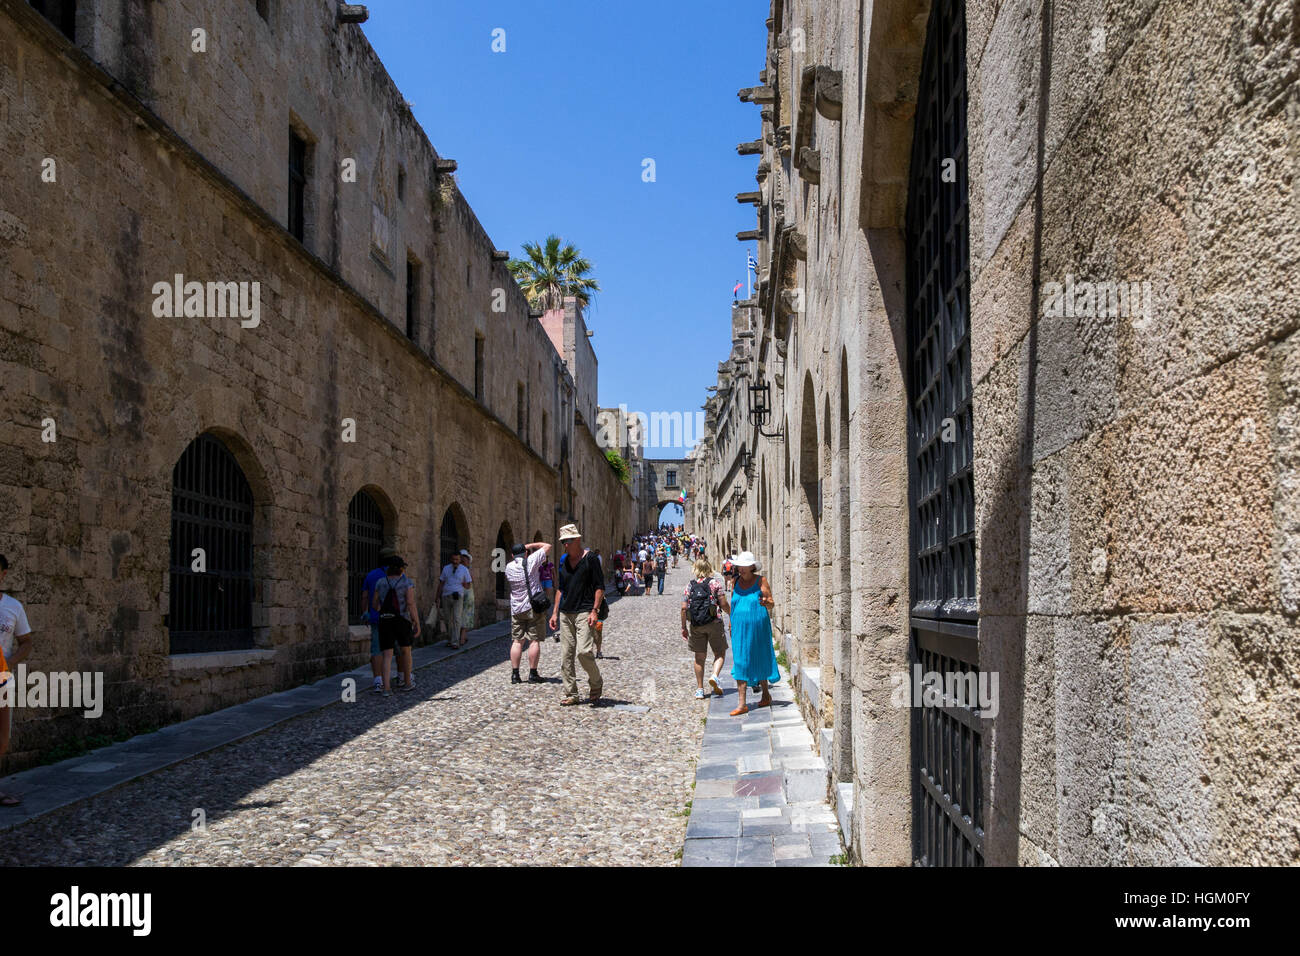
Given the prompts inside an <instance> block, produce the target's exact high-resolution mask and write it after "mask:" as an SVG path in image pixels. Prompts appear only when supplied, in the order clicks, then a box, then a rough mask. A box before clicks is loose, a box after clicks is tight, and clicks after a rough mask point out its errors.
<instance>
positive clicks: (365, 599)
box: [361, 547, 397, 694]
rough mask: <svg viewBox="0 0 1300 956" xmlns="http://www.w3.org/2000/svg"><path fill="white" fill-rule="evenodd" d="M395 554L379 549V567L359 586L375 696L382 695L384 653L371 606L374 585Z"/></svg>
mask: <svg viewBox="0 0 1300 956" xmlns="http://www.w3.org/2000/svg"><path fill="white" fill-rule="evenodd" d="M396 554H397V552H396V551H394V550H393V549H392V548H387V547H385V548H380V549H379V566H378V567H377V568H375V569H374V570H373V571H371V572H370V573H369V574H367V575H366V580H365V582H364V583H363V584H362V585H361V606H362V607H363V608H365V609H366V610H365V612H364V614H363V615H362V616H363V618H364V619H365V621H366V622H367V623H368V624H369V625H370V672H371V674H372V675H373V676H374V682H373V684H372V686H371V690H373V691H374V692H375V693H376V694H380V693H383V690H384V678H383V676H381V675H383V673H384V672H383V671H382V670H381V669H380V667H381V665H382V664H383V662H384V651H383V648H381V647H380V646H379V615H378V614H377V613H376V612H375V611H374V610H372V608H371V604H372V602H373V600H374V596H375V585H376V584H377V583H378V582H379V579H380V578H382V577H383V576H384V575H385V574H386V573H387V568H388V559H389V558H391V557H394V556H395V555H396Z"/></svg>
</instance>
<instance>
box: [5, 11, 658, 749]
mask: <svg viewBox="0 0 1300 956" xmlns="http://www.w3.org/2000/svg"><path fill="white" fill-rule="evenodd" d="M45 7H46V8H55V9H56V12H57V10H71V11H72V12H71V15H69V16H67V17H59V16H56V15H54V14H50V16H51V18H52V20H53V22H51V19H46V18H44V17H42V16H40V15H39V13H38V12H37V11H36V10H34V9H33V7H31V6H29V5H28V4H27V3H24V2H20V0H0V125H3V127H4V128H5V130H6V131H7V133H8V134H9V135H6V137H5V138H4V142H3V143H2V144H0V150H2V151H3V153H4V162H3V168H4V169H5V170H6V175H5V177H4V179H3V181H2V183H0V552H3V553H5V554H6V555H7V556H8V557H9V558H10V560H11V562H12V563H13V564H14V570H13V571H11V573H10V577H9V580H8V582H7V587H8V589H9V590H10V591H11V592H12V593H13V594H14V595H15V596H16V597H18V598H19V599H20V600H22V601H23V602H24V603H25V604H26V606H27V609H28V613H29V616H30V618H31V620H32V625H33V628H34V629H35V631H36V632H37V651H36V653H35V656H34V658H33V659H32V660H31V661H30V662H29V667H31V668H33V669H36V668H39V669H41V670H51V671H53V670H64V671H66V670H78V671H102V672H103V673H104V675H105V686H106V695H107V706H106V709H105V715H104V717H103V718H101V719H100V720H98V721H95V722H88V721H85V720H83V719H82V718H81V716H80V713H79V712H73V711H71V710H60V711H56V710H53V709H48V708H42V709H28V710H25V711H23V712H21V713H20V714H19V715H18V718H17V723H16V728H15V739H14V744H13V749H12V751H11V758H10V761H9V766H8V768H7V769H16V768H17V767H20V766H22V765H24V764H25V763H29V762H31V761H32V760H33V759H36V758H37V757H38V755H39V753H40V752H41V751H43V750H46V749H47V748H49V747H50V746H51V745H53V744H55V743H58V742H63V741H66V740H69V739H71V738H76V737H81V736H86V735H92V734H93V735H105V734H116V733H123V732H131V731H136V730H139V729H142V728H145V727H150V726H157V725H160V724H163V723H166V722H169V721H172V720H176V719H180V718H184V717H188V716H191V715H194V714H198V713H202V712H205V711H210V710H214V709H217V708H220V707H224V706H228V705H230V704H233V703H237V702H239V701H242V700H246V699H248V698H250V697H253V696H256V695H259V694H263V693H266V692H269V691H272V690H276V689H281V688H286V687H291V686H294V685H297V684H299V683H302V682H304V681H308V680H312V679H316V678H319V677H321V676H324V675H327V674H330V673H334V672H337V671H340V670H343V669H346V668H351V667H354V666H356V665H357V664H359V663H361V662H362V661H363V660H364V659H365V658H366V655H367V654H368V644H369V636H368V629H367V628H366V627H365V626H363V625H359V624H358V623H357V620H356V615H357V613H358V612H359V608H358V607H357V606H355V605H356V598H357V595H356V594H354V593H353V592H354V591H358V590H359V581H360V576H361V575H362V574H364V570H365V567H364V566H365V565H366V564H367V563H369V562H370V561H373V560H374V556H375V555H376V554H377V551H378V548H379V547H380V546H381V545H382V544H384V543H387V544H390V545H393V546H395V547H396V548H397V549H398V551H399V552H400V553H401V554H402V555H403V556H404V557H405V558H406V560H407V561H408V563H409V569H408V573H409V574H411V576H412V577H413V578H414V580H415V581H416V583H417V593H418V595H419V601H420V605H421V608H422V613H424V612H427V611H428V609H429V606H430V602H431V601H432V596H433V592H434V586H435V583H436V577H437V572H438V569H439V567H440V565H441V563H442V562H443V561H444V560H445V558H446V555H447V554H448V553H449V552H450V551H451V550H455V549H457V548H460V547H464V548H467V549H468V550H470V551H471V552H472V554H473V555H474V557H475V566H474V567H475V577H476V579H477V580H476V592H477V598H478V605H479V608H480V620H484V621H486V620H491V619H493V618H494V617H495V616H496V615H497V614H498V613H500V612H501V610H500V609H501V606H502V605H501V603H500V601H499V597H498V594H499V592H497V590H496V587H497V580H496V576H495V575H494V574H493V572H492V568H491V556H492V553H493V551H494V549H496V548H500V547H508V546H509V545H511V544H513V543H514V542H518V541H528V540H533V539H535V538H537V537H541V538H543V539H544V540H554V539H555V535H556V531H557V529H558V526H559V525H560V524H562V523H565V522H567V521H570V520H575V519H576V520H578V521H579V522H582V523H585V524H587V525H588V527H587V528H585V529H584V530H586V531H587V534H588V543H589V544H590V545H591V546H592V547H599V548H602V549H609V550H612V549H613V546H614V542H615V539H616V538H622V537H624V536H625V534H626V533H628V532H630V530H631V528H632V526H633V524H634V522H635V514H636V508H635V507H634V503H633V500H632V496H631V494H630V492H629V491H628V489H626V488H625V487H624V486H623V485H621V484H620V483H619V482H618V481H617V479H616V478H615V476H614V474H613V472H612V470H611V469H610V468H609V466H608V464H607V463H606V462H605V460H604V455H603V452H602V451H601V450H600V449H599V448H598V447H597V446H596V442H595V439H594V437H593V436H592V434H591V431H590V425H589V424H587V422H589V421H590V419H587V420H586V421H584V420H583V419H582V418H581V417H580V414H581V412H582V409H581V408H580V404H581V401H582V400H584V399H583V396H587V395H590V396H594V395H595V382H594V381H590V382H586V381H575V377H574V374H573V371H572V369H571V368H570V366H569V365H568V364H566V361H565V356H563V355H562V354H560V353H558V352H557V350H556V349H555V348H554V347H553V346H552V343H551V341H550V339H549V337H548V335H547V332H546V329H545V328H544V327H543V326H542V324H541V322H540V321H539V319H540V317H541V316H540V314H538V313H534V312H531V311H530V309H529V307H528V304H527V302H526V301H525V299H524V298H523V296H522V294H521V293H520V291H519V289H518V287H517V286H516V285H515V283H514V281H513V280H512V278H511V277H510V275H509V272H508V271H507V269H506V258H507V256H506V254H505V253H504V252H501V251H499V250H497V249H496V248H495V247H494V246H493V244H492V243H491V241H490V240H489V238H488V236H487V234H486V233H485V231H484V230H483V228H482V226H481V225H480V224H479V222H478V220H477V218H476V217H475V215H474V212H473V210H472V209H471V208H470V207H469V205H468V204H467V203H466V202H465V199H464V197H463V196H462V195H461V194H460V192H459V190H458V189H457V187H456V183H455V180H454V178H453V176H452V172H453V171H454V168H455V164H454V163H453V162H450V161H448V160H446V159H444V158H442V157H440V156H438V154H437V153H436V152H435V151H434V149H433V147H432V145H431V144H430V143H429V141H428V139H427V137H426V136H425V135H424V132H423V131H422V130H421V128H420V127H419V125H418V124H417V123H416V122H415V120H414V118H413V116H412V115H411V112H410V109H409V107H408V106H407V104H406V103H405V101H404V100H403V99H402V97H401V94H400V93H399V92H398V90H397V89H396V88H395V87H394V85H393V83H392V82H391V80H390V79H389V78H388V76H387V74H386V73H385V71H384V68H383V65H382V64H381V63H380V62H379V60H378V58H377V57H376V56H375V53H374V51H373V50H372V49H371V48H370V46H369V44H368V43H367V41H366V39H365V37H364V35H363V34H362V33H361V31H360V29H359V28H358V27H357V26H355V25H353V24H351V23H346V22H342V20H344V19H346V17H345V16H344V15H343V13H344V11H345V8H344V7H340V5H338V4H336V3H334V2H328V0H311V2H305V3H301V4H298V3H295V4H293V5H292V7H291V5H290V4H288V3H287V2H280V0H268V2H264V3H262V2H259V3H252V2H247V0H205V2H203V3H201V4H199V3H184V2H182V3H168V4H139V3H135V2H134V0H79V2H77V3H73V4H46V5H45ZM196 31H202V42H200V34H199V33H197V32H196ZM200 46H201V47H202V48H203V49H202V50H200V49H199V47H200ZM178 276H179V277H181V278H177V277H178ZM190 283H199V284H200V285H197V286H191V285H190ZM227 283H230V284H231V285H229V286H227V285H226V284H227ZM241 283H242V284H243V285H242V287H241V286H240V284H241ZM254 284H255V285H254ZM177 285H178V286H179V292H177V293H173V291H171V290H172V289H173V287H174V286H177ZM227 293H229V295H230V297H229V298H227V297H226V294H227ZM241 293H242V294H243V298H242V299H240V294H241ZM236 303H240V304H241V305H247V306H249V308H247V309H244V310H243V311H238V310H237V309H236ZM254 304H255V305H256V308H252V306H253V305H254ZM584 342H585V337H584ZM594 373H595V365H594V356H593V359H592V365H591V374H592V375H594ZM593 400H594V399H593ZM191 545H193V546H195V547H196V548H197V551H198V552H202V556H201V558H200V556H199V555H198V554H197V552H196V551H195V550H194V549H193V548H191ZM196 561H197V562H199V563H198V564H197V565H196V563H195V562H196ZM429 636H430V635H428V634H426V635H425V639H428V637H429Z"/></svg>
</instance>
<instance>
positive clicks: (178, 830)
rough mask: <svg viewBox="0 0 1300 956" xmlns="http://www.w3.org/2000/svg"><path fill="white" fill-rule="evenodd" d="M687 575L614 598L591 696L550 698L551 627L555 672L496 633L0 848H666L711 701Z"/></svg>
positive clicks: (31, 855) (290, 852) (532, 860)
mask: <svg viewBox="0 0 1300 956" xmlns="http://www.w3.org/2000/svg"><path fill="white" fill-rule="evenodd" d="M688 573H689V572H688V571H687V570H686V569H685V568H679V569H677V570H675V571H672V572H671V573H670V577H669V582H668V586H667V587H666V589H665V593H664V594H663V595H662V596H659V595H657V594H652V595H651V596H649V597H641V596H639V592H637V593H636V594H634V595H633V596H629V597H626V598H621V599H618V600H617V601H614V602H612V612H611V615H610V619H609V621H608V622H607V625H606V630H605V634H606V637H605V645H604V650H605V654H606V655H608V656H607V657H606V658H605V659H604V660H602V661H600V667H601V670H602V672H603V673H604V675H605V689H604V693H605V706H603V707H600V708H591V707H587V706H581V707H573V708H561V707H560V706H559V699H560V684H559V677H558V673H559V647H560V645H559V644H558V643H556V642H554V641H548V642H547V644H546V646H545V647H544V649H543V652H542V661H541V668H540V670H541V673H542V674H543V675H544V676H546V677H547V678H548V680H549V683H547V684H545V685H531V686H530V685H528V684H521V685H518V686H512V685H511V684H510V683H509V679H510V669H509V664H508V662H507V660H506V657H507V651H508V648H509V640H508V639H507V638H501V639H498V640H494V641H492V642H490V643H488V644H485V645H483V646H481V647H479V648H476V649H474V650H471V651H470V652H469V653H466V654H462V655H458V656H455V657H451V658H449V659H447V660H445V661H442V662H439V663H436V664H434V665H432V666H430V667H426V668H424V669H422V670H418V671H417V672H416V690H415V692H413V693H411V694H408V695H403V694H394V695H393V696H392V697H391V698H387V699H385V698H382V697H380V696H378V695H375V694H372V693H369V691H368V690H363V691H362V692H361V693H359V695H358V700H357V701H356V702H355V703H340V704H336V705H332V706H329V707H326V708H324V709H323V710H319V711H316V712H314V713H311V714H307V715H305V716H303V717H299V718H296V719H293V720H289V721H287V722H285V723H282V724H280V725H278V726H276V727H274V728H272V729H271V730H268V731H266V732H264V733H261V734H258V735H256V736H254V737H251V738H248V739H246V740H243V741H241V742H238V743H235V744H232V745H229V746H226V747H223V748H220V749H218V750H215V751H212V752H210V753H207V754H203V755H200V756H198V757H195V758H193V759H190V760H187V761H185V762H183V763H181V764H178V765H176V766H173V767H170V768H168V769H166V770H163V771H161V772H158V773H156V774H152V775H150V776H147V777H144V778H142V779H138V780H135V781H133V782H131V783H128V784H126V785H124V786H122V787H119V788H117V789H115V790H112V791H110V792H108V793H104V794H102V795H100V796H97V797H94V798H92V799H90V800H87V801H85V802H82V803H79V804H77V805H74V806H71V807H67V808H65V809H62V810H58V811H55V812H53V813H51V814H48V815H46V816H43V817H40V818H38V819H35V820H33V821H32V822H30V823H28V824H25V825H22V826H19V827H17V828H16V829H14V830H13V831H11V832H9V833H7V834H5V836H4V839H3V849H0V864H4V865H14V864H24V865H31V864H64V865H67V864H95V865H123V864H137V865H178V864H200V865H211V864H216V865H222V864H238V865H245V864H254V865H288V864H304V865H316V864H336V865H345V864H413V865H420V864H609V865H620V864H622V865H675V864H676V862H677V859H678V857H679V855H680V851H681V848H682V845H683V840H684V838H685V831H686V825H687V819H686V816H685V812H684V811H685V808H686V804H687V801H689V800H690V799H691V784H692V781H693V780H694V767H695V763H696V759H697V757H698V754H699V750H700V741H701V736H702V733H703V726H702V724H703V720H702V718H703V715H704V713H705V709H704V707H703V706H702V705H701V703H700V702H699V701H696V700H694V699H693V698H692V696H691V695H692V693H693V690H694V687H693V679H692V676H691V667H690V663H689V661H688V660H687V652H686V649H685V645H684V644H683V642H682V640H681V637H680V635H679V625H678V608H679V606H680V598H679V597H678V595H679V594H680V589H681V588H682V587H683V585H684V583H685V581H686V575H687V574H688ZM524 674H525V675H526V674H527V670H526V669H525V670H524ZM579 678H580V681H581V683H582V690H583V693H584V694H585V692H586V683H585V680H583V679H582V671H581V668H579ZM620 704H623V705H633V706H637V707H648V708H649V709H648V710H646V711H644V712H639V711H634V710H624V709H620V708H619V707H618V706H617V705H620ZM198 810H201V811H203V814H204V815H205V817H206V832H197V831H195V830H194V829H193V828H192V824H193V821H194V820H195V818H196V811H198Z"/></svg>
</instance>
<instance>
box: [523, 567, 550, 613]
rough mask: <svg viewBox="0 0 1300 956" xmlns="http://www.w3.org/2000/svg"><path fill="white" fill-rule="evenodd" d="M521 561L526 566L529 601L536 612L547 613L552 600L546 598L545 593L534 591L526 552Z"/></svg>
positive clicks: (525, 580) (525, 582)
mask: <svg viewBox="0 0 1300 956" xmlns="http://www.w3.org/2000/svg"><path fill="white" fill-rule="evenodd" d="M520 563H521V564H523V566H524V586H525V587H527V588H528V603H529V604H531V605H532V607H533V613H534V614H545V613H546V612H547V610H549V609H550V606H551V602H550V601H548V600H546V596H545V595H543V594H534V593H533V582H532V581H530V580H528V555H526V554H525V555H524V556H523V557H522V558H521V559H520Z"/></svg>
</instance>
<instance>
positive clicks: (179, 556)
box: [167, 434, 253, 654]
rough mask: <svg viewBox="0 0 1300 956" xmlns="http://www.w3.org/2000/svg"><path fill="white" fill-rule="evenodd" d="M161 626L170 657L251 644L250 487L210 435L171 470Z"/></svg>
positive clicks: (196, 442) (197, 441)
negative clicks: (166, 588) (165, 595)
mask: <svg viewBox="0 0 1300 956" xmlns="http://www.w3.org/2000/svg"><path fill="white" fill-rule="evenodd" d="M167 626H168V629H169V631H170V633H171V653H173V654H194V653H199V652H205V651H228V650H239V649H242V648H248V647H252V646H253V490H252V488H251V487H249V484H248V479H247V478H245V477H244V472H243V469H241V468H240V467H239V463H238V462H237V461H235V456H234V455H232V454H231V453H230V451H229V450H228V449H227V448H226V446H225V445H224V444H222V443H221V441H220V440H219V439H218V438H216V437H215V436H213V435H209V434H204V435H200V436H199V437H198V438H196V439H194V441H192V442H190V444H189V447H188V448H186V449H185V451H184V452H183V453H182V454H181V457H180V458H179V459H178V460H177V462H176V467H175V468H173V469H172V537H171V587H170V598H169V603H168V610H167Z"/></svg>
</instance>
